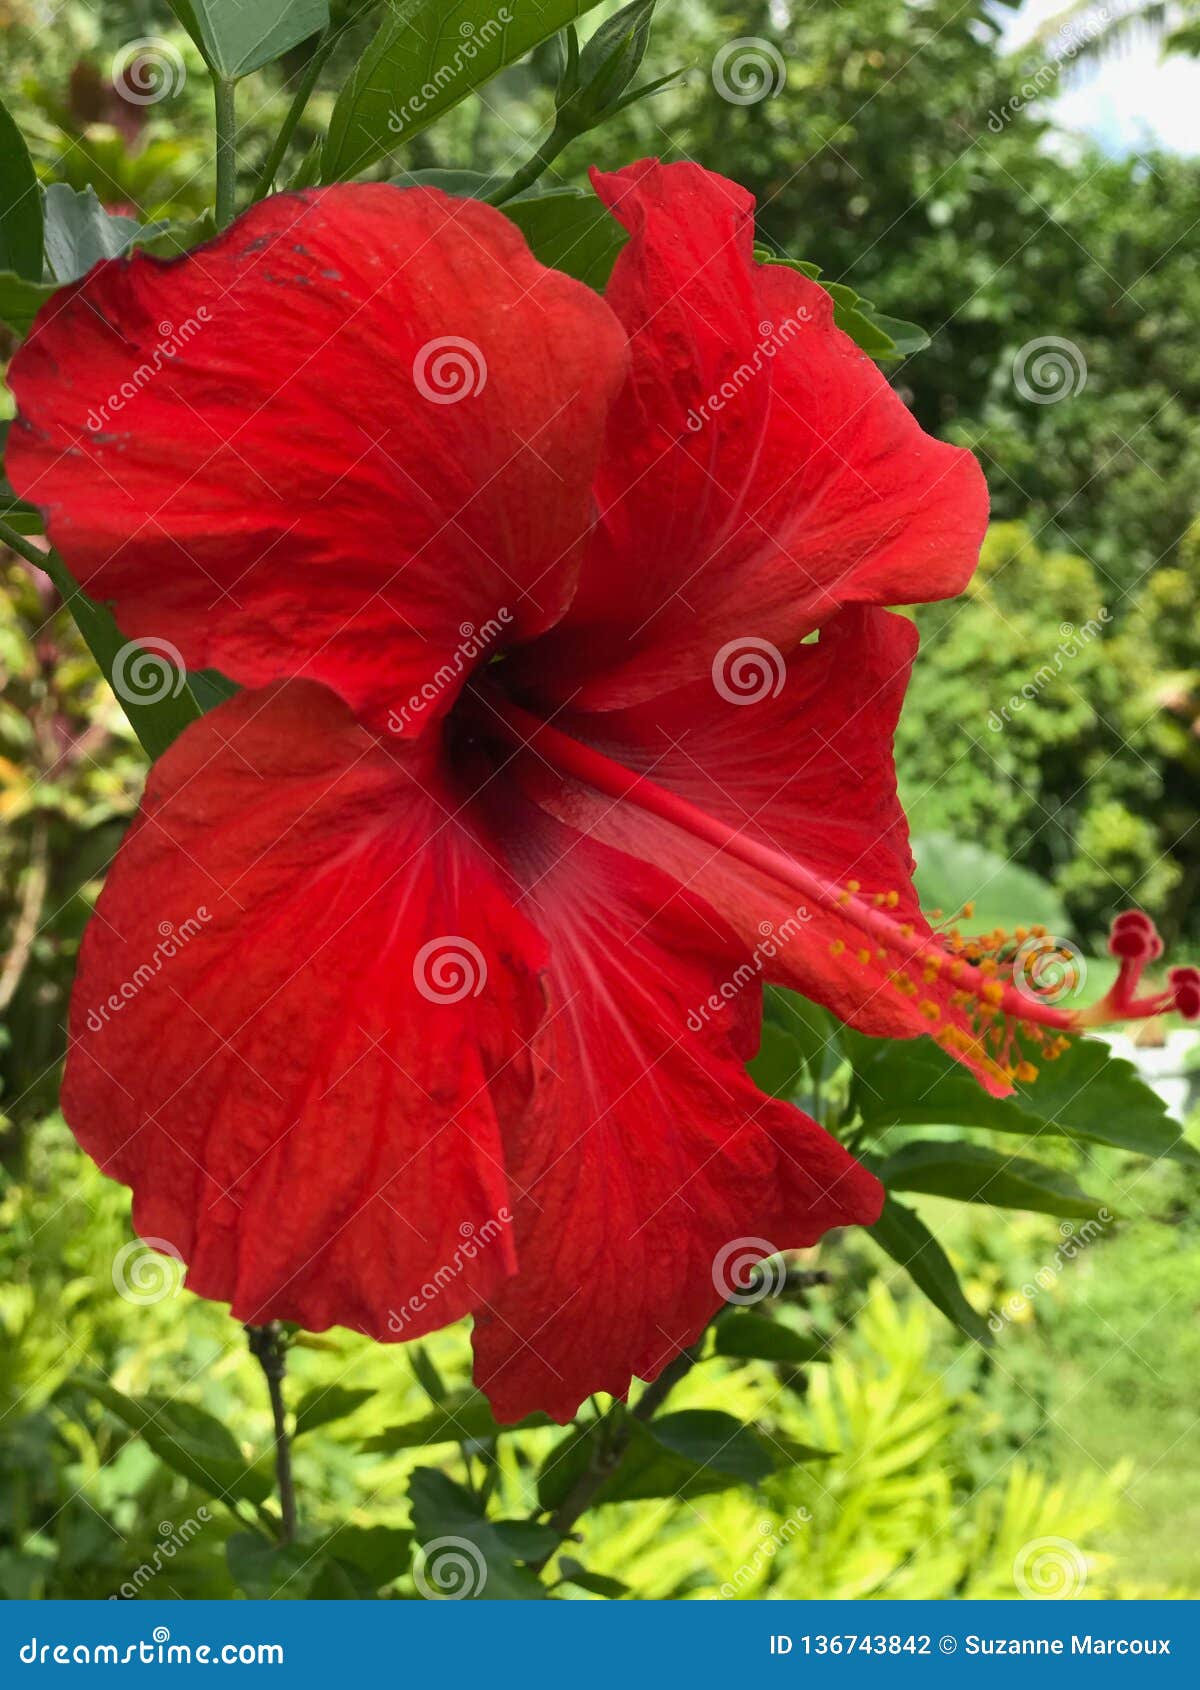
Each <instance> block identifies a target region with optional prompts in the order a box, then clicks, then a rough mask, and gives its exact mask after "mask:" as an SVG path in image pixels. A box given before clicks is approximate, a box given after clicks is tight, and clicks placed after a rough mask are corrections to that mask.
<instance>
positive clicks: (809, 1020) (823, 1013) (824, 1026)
mask: <svg viewBox="0 0 1200 1690" xmlns="http://www.w3.org/2000/svg"><path fill="white" fill-rule="evenodd" d="M763 1009H764V1012H765V1015H766V1024H767V1025H770V1026H774V1027H778V1028H780V1029H781V1030H782V1031H783V1032H785V1033H786V1034H787V1035H788V1036H789V1038H791V1039H792V1040H793V1042H794V1043H795V1045H796V1047H797V1050H798V1052H799V1055H800V1058H801V1060H802V1061H803V1063H804V1066H805V1068H806V1069H807V1071H808V1074H809V1077H810V1079H811V1080H812V1081H813V1082H815V1083H817V1084H821V1083H823V1082H824V1081H825V1080H827V1079H829V1078H830V1077H831V1076H832V1075H833V1074H834V1073H835V1072H836V1071H837V1069H838V1067H839V1065H840V1064H841V1062H842V1060H843V1056H842V1049H841V1042H840V1040H841V1031H842V1027H841V1022H840V1021H838V1020H836V1019H835V1018H834V1017H833V1016H832V1015H830V1013H829V1011H828V1010H827V1009H822V1008H821V1007H820V1005H819V1004H815V1003H810V1002H809V1000H808V999H807V998H803V997H801V996H800V994H799V993H798V992H789V991H784V990H782V989H781V988H780V987H778V986H768V987H767V989H766V992H765V993H764V994H763Z"/></svg>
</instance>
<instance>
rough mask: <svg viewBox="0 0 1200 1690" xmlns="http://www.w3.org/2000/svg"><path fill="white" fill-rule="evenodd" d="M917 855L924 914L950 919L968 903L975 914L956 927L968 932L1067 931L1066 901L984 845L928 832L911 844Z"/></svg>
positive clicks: (1040, 881)
mask: <svg viewBox="0 0 1200 1690" xmlns="http://www.w3.org/2000/svg"><path fill="white" fill-rule="evenodd" d="M913 855H914V856H915V858H916V860H917V874H916V882H917V891H918V893H919V894H920V898H921V907H922V908H923V909H926V910H932V909H940V910H942V911H943V912H944V913H945V915H946V916H947V918H949V917H951V916H954V915H956V914H957V912H958V911H959V910H961V909H962V907H963V905H964V904H969V903H973V904H974V905H975V911H974V914H973V915H971V916H969V917H967V918H966V919H964V920H962V921H959V923H958V925H959V927H961V929H962V931H963V932H964V933H985V932H989V931H990V930H991V929H992V928H993V927H1003V928H1005V929H1006V930H1008V931H1011V930H1012V929H1013V928H1016V927H1032V926H1034V925H1040V926H1043V927H1048V928H1049V930H1050V931H1051V933H1062V932H1063V931H1064V929H1065V928H1066V926H1067V915H1066V911H1065V910H1064V908H1063V905H1062V902H1061V900H1060V899H1059V897H1058V894H1057V893H1056V892H1054V891H1053V890H1052V889H1051V887H1049V886H1047V884H1046V882H1045V881H1044V880H1040V879H1039V878H1038V876H1037V875H1036V874H1031V873H1030V872H1029V870H1028V869H1025V868H1020V867H1018V865H1017V864H1016V863H1010V862H1009V861H1008V860H1007V858H1005V857H1001V856H998V855H997V854H996V853H995V852H994V851H986V850H984V848H983V847H982V846H981V845H971V844H965V843H964V842H963V841H961V840H958V839H953V838H952V837H951V836H950V835H949V834H948V833H927V834H924V835H922V836H921V837H920V838H918V839H914V840H913Z"/></svg>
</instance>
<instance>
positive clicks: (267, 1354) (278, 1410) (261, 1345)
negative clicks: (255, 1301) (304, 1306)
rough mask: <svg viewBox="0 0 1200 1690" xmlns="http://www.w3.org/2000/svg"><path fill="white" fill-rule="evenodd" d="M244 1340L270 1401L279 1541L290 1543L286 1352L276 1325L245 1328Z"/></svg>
mask: <svg viewBox="0 0 1200 1690" xmlns="http://www.w3.org/2000/svg"><path fill="white" fill-rule="evenodd" d="M246 1337H247V1338H248V1339H249V1342H250V1354H251V1355H252V1356H254V1358H255V1360H256V1361H257V1362H258V1364H259V1366H260V1367H261V1368H262V1370H263V1375H264V1377H265V1378H266V1381H267V1392H268V1394H269V1396H270V1399H271V1418H272V1420H273V1422H274V1425H275V1477H276V1480H277V1482H278V1485H279V1512H280V1516H281V1524H280V1532H279V1541H280V1543H292V1542H294V1541H295V1537H296V1527H297V1519H296V1487H295V1484H294V1483H293V1481H292V1446H291V1440H290V1439H289V1437H288V1431H287V1418H286V1411H285V1409H284V1403H283V1380H284V1375H285V1374H286V1372H287V1352H286V1350H285V1348H284V1345H283V1338H282V1333H281V1330H280V1326H279V1322H278V1321H277V1320H273V1321H271V1322H270V1323H269V1324H268V1325H266V1326H247V1328H246Z"/></svg>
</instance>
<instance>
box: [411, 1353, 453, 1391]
mask: <svg viewBox="0 0 1200 1690" xmlns="http://www.w3.org/2000/svg"><path fill="white" fill-rule="evenodd" d="M408 1359H409V1361H411V1362H412V1370H413V1372H414V1373H415V1374H416V1378H417V1383H418V1385H420V1387H421V1389H422V1390H423V1391H424V1393H425V1395H426V1396H427V1397H428V1398H429V1400H430V1402H431V1403H433V1404H434V1405H435V1406H436V1404H438V1403H444V1402H445V1400H446V1398H447V1397H448V1396H449V1394H450V1393H449V1391H448V1390H447V1389H446V1382H445V1380H444V1379H443V1378H442V1376H441V1374H440V1373H439V1372H438V1369H437V1363H436V1362H435V1361H434V1359H433V1357H432V1356H431V1355H430V1353H429V1351H428V1350H427V1349H426V1348H425V1346H424V1344H411V1345H410V1346H409V1351H408Z"/></svg>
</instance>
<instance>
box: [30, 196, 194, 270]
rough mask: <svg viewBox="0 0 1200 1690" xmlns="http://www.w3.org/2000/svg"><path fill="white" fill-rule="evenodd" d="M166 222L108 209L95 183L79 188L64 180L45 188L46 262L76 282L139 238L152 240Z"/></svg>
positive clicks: (125, 250) (51, 267) (125, 249)
mask: <svg viewBox="0 0 1200 1690" xmlns="http://www.w3.org/2000/svg"><path fill="white" fill-rule="evenodd" d="M166 228H167V225H166V224H165V223H139V222H138V221H137V219H136V218H134V217H114V216H113V215H112V213H111V212H108V211H105V209H104V207H103V206H102V205H101V204H100V201H99V200H98V199H97V198H96V190H95V189H94V188H92V187H90V186H89V187H87V188H84V189H83V191H82V192H77V191H76V190H75V189H74V188H69V187H68V186H67V185H66V183H65V182H52V183H51V184H50V186H49V187H48V188H47V189H46V262H47V263H48V264H49V266H50V269H51V270H52V271H53V272H54V275H55V277H56V279H57V280H58V281H59V282H76V281H78V280H79V278H80V276H86V274H87V272H88V271H89V270H90V269H91V268H92V265H93V264H99V263H100V261H101V259H104V258H117V257H119V256H120V254H121V253H123V252H127V251H128V250H129V248H130V247H131V246H132V245H133V243H134V242H135V241H137V240H142V239H145V240H152V239H154V237H155V236H156V235H161V234H162V233H163V232H164V230H165V229H166Z"/></svg>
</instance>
